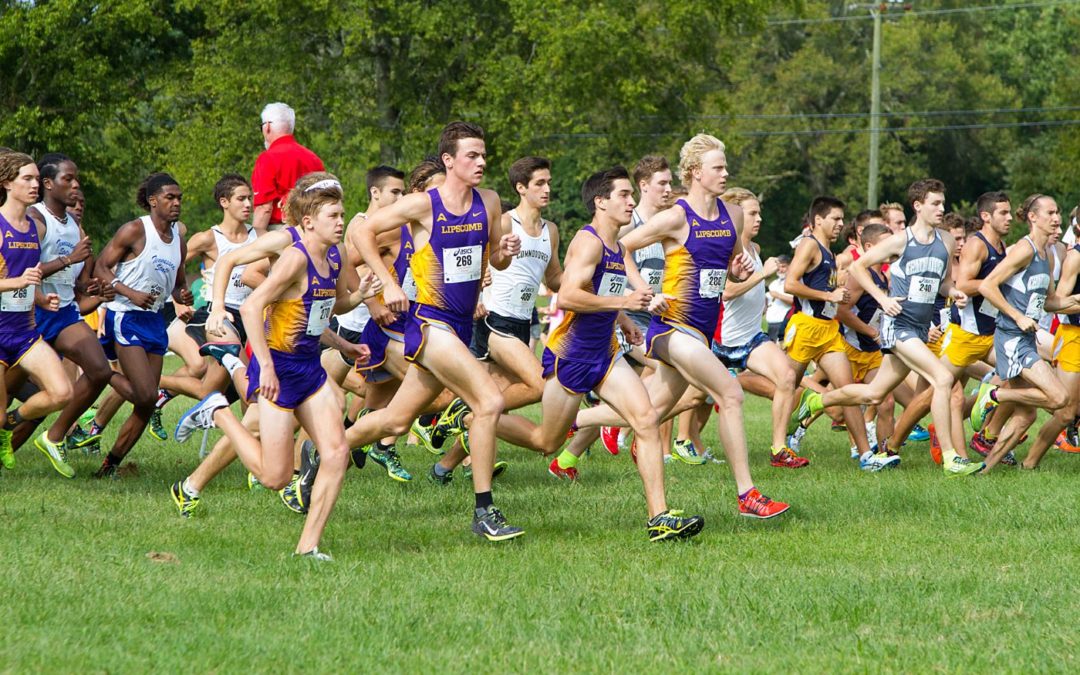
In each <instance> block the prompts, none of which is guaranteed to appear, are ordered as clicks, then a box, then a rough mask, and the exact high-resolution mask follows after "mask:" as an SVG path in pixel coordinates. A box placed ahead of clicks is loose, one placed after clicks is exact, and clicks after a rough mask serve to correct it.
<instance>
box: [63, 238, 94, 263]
mask: <svg viewBox="0 0 1080 675" xmlns="http://www.w3.org/2000/svg"><path fill="white" fill-rule="evenodd" d="M93 252H94V249H93V248H92V247H91V246H90V237H83V238H82V239H80V240H79V243H78V244H75V248H73V249H72V250H71V253H68V255H67V259H68V260H69V261H70V262H73V263H78V262H82V261H84V260H86V259H87V258H89V257H90V255H91V254H92V253H93Z"/></svg>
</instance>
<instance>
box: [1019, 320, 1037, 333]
mask: <svg viewBox="0 0 1080 675" xmlns="http://www.w3.org/2000/svg"><path fill="white" fill-rule="evenodd" d="M1016 326H1017V328H1019V329H1020V330H1022V331H1024V332H1025V333H1034V332H1035V331H1037V330H1038V329H1039V324H1038V322H1036V321H1035V319H1032V318H1031V317H1030V316H1022V317H1020V318H1019V319H1017V320H1016Z"/></svg>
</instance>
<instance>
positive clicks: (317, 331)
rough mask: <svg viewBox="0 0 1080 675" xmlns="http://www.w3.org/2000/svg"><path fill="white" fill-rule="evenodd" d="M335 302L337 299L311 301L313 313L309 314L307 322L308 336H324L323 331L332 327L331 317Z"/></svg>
mask: <svg viewBox="0 0 1080 675" xmlns="http://www.w3.org/2000/svg"><path fill="white" fill-rule="evenodd" d="M335 301H336V298H326V299H325V300H312V301H311V311H310V312H309V313H308V321H307V334H308V335H322V334H323V331H324V330H326V328H327V326H329V325H330V315H331V314H332V313H333V311H334V302H335Z"/></svg>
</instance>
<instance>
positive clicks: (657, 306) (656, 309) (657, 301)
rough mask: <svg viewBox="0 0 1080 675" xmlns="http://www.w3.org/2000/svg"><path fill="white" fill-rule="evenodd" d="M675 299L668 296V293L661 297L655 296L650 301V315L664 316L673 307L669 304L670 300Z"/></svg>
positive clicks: (660, 295)
mask: <svg viewBox="0 0 1080 675" xmlns="http://www.w3.org/2000/svg"><path fill="white" fill-rule="evenodd" d="M674 299H675V296H674V295H668V294H667V293H660V294H659V295H654V296H653V297H652V300H650V301H649V313H651V314H663V313H664V312H666V311H668V309H669V308H670V307H671V305H669V304H668V300H674Z"/></svg>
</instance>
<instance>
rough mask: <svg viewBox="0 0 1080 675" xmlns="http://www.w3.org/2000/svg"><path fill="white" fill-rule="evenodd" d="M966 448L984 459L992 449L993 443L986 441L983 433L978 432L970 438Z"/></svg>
mask: <svg viewBox="0 0 1080 675" xmlns="http://www.w3.org/2000/svg"><path fill="white" fill-rule="evenodd" d="M968 447H969V448H971V449H972V450H974V451H975V452H977V453H979V456H980V457H986V456H987V455H989V454H990V451H991V450H993V449H994V441H989V440H987V439H986V436H984V435H983V432H981V431H980V432H978V433H976V434H975V435H974V436H972V437H971V442H970V443H968Z"/></svg>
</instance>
